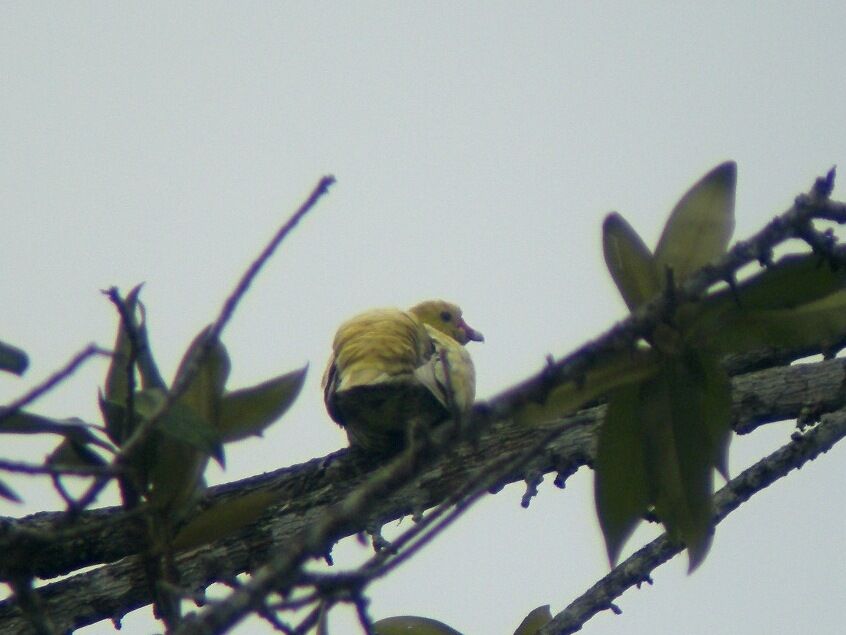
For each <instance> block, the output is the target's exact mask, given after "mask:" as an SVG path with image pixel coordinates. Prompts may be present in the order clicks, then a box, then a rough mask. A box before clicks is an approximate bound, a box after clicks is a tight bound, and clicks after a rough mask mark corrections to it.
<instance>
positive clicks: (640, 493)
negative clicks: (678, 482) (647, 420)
mask: <svg viewBox="0 0 846 635" xmlns="http://www.w3.org/2000/svg"><path fill="white" fill-rule="evenodd" d="M644 442H645V440H644V430H643V423H642V407H641V384H640V383H636V384H629V385H626V386H621V387H619V388H617V389H616V390H614V392H612V393H611V394H610V395H609V400H608V408H607V410H606V412H605V420H604V421H603V423H602V427H601V428H600V429H599V439H598V441H597V450H596V461H595V462H594V470H595V477H594V494H595V496H594V498H595V501H596V512H597V515H598V517H599V526H600V528H601V529H602V535H603V536H604V537H605V546H606V549H607V551H608V560H609V561H610V562H611V565H612V566H613V565H615V564H616V562H617V559H618V558H619V557H620V550H621V549H622V548H623V544H625V542H626V540H627V539H628V538H629V536H631V534H632V532H633V531H634V529H635V527H636V526H637V524H638V523H639V522H640V520H641V519H642V518H643V515H644V513H646V510H647V508H648V507H649V504H650V502H651V500H652V498H653V497H652V496H651V495H650V486H649V482H648V478H647V468H646V462H645V453H644Z"/></svg>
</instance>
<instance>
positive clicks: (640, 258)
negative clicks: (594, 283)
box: [602, 212, 661, 311]
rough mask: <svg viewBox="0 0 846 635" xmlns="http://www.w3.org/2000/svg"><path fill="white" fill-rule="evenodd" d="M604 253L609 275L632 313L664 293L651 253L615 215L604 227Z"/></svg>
mask: <svg viewBox="0 0 846 635" xmlns="http://www.w3.org/2000/svg"><path fill="white" fill-rule="evenodd" d="M602 251H603V253H604V255H605V264H606V265H607V266H608V271H609V272H610V273H611V277H612V278H613V279H614V283H615V284H616V285H617V289H619V290H620V295H622V296H623V300H625V301H626V306H628V307H629V309H630V310H631V311H634V310H635V309H637V308H638V307H639V306H641V305H642V304H644V303H646V302H647V301H649V300H650V299H651V298H652V297H654V296H655V295H656V294H657V293H658V292H659V291H660V290H661V285H660V283H659V281H658V272H657V270H656V268H655V261H654V258H653V257H652V252H651V251H649V248H648V247H647V246H646V245H645V244H644V242H643V240H641V238H640V236H638V234H637V232H636V231H635V230H634V229H633V228H632V226H631V225H629V223H628V222H626V219H624V218H623V217H622V216H620V215H619V214H617V213H616V212H615V213H613V214H609V215H608V216H606V217H605V222H604V223H603V224H602Z"/></svg>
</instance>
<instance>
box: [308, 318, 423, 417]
mask: <svg viewBox="0 0 846 635" xmlns="http://www.w3.org/2000/svg"><path fill="white" fill-rule="evenodd" d="M432 351H433V343H432V341H431V339H430V337H429V335H428V334H427V332H426V330H425V329H424V327H423V325H421V324H420V323H419V322H418V321H417V320H416V319H414V317H413V316H412V315H410V314H409V313H407V312H405V311H400V310H399V309H374V310H372V311H368V312H367V313H363V314H361V315H358V316H356V317H354V318H352V319H350V320H348V321H347V322H344V323H343V324H342V325H341V326H340V327H339V328H338V332H337V333H336V335H335V340H334V342H333V345H332V355H331V356H330V359H329V364H328V365H327V367H326V372H325V373H324V375H323V394H324V400H325V402H326V406H327V408H328V409H329V414H330V415H331V416H332V418H333V419H335V420H336V421H339V419H338V416H337V412H335V411H334V410H335V409H334V406H333V402H334V396H335V394H337V393H339V392H344V391H348V390H351V389H353V388H357V387H361V386H377V385H381V384H391V383H402V382H414V381H415V379H414V370H415V369H416V368H417V367H418V366H420V365H421V364H424V363H425V361H426V360H427V359H428V358H429V357H430V356H431V354H432ZM339 423H343V422H341V421H339Z"/></svg>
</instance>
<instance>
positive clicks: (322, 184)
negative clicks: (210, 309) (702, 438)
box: [79, 176, 335, 507]
mask: <svg viewBox="0 0 846 635" xmlns="http://www.w3.org/2000/svg"><path fill="white" fill-rule="evenodd" d="M334 182H335V177H333V176H324V177H323V178H322V179H320V181H319V182H318V184H317V185H316V186H315V188H314V189H313V190H312V192H311V194H310V195H309V197H308V198H307V199H306V200H305V202H304V203H303V204H302V205H300V207H299V209H297V211H296V212H294V214H293V215H292V216H291V217H290V218H289V219H288V221H287V222H286V223H285V224H284V225H283V226H282V227H280V228H279V231H277V232H276V235H275V236H274V237H273V238H272V239H271V240H270V242H269V243H268V244H267V246H266V247H265V248H264V249H263V250H262V252H261V254H260V255H259V257H258V258H256V260H255V261H254V262H253V263H252V264H251V265H250V266H249V268H248V269H247V271H246V272H245V273H244V275H243V276H242V277H241V280H240V281H239V282H238V284H237V285H236V287H235V290H234V291H233V292H232V293H231V294H230V296H229V297H228V298H227V299H226V301H225V302H224V304H223V308H222V309H221V311H220V314H219V315H218V318H217V320H215V322H214V323H213V324H212V326H211V328H210V329H209V331H208V334H207V337H206V341H205V343H204V345H203V347H202V349H201V350H200V352H199V354H198V355H197V356H196V357H195V358H194V360H193V363H192V364H191V365H190V366H189V367H188V368H187V369H186V371H185V373H183V374H182V376H181V377H180V379H179V381H177V382H176V383H175V384H174V385H173V386H171V389H170V390H169V391H168V393H167V397H166V398H165V399H164V401H163V402H162V404H161V406H160V407H159V408H158V409H157V411H156V412H155V413H153V414H152V415H151V416H150V418H148V419H145V420H144V421H143V422H142V423H141V424H140V425H139V426H138V427H137V428H136V429H135V430H134V431H133V433H132V435H131V436H130V437H129V439H127V440H126V442H125V443H124V444H123V446H122V447H121V449H120V452H118V454H117V455H116V456H115V458H114V462H115V465H121V464H122V463H123V462H125V461H127V460H128V457H130V456H132V453H133V452H135V451H136V450H137V449H139V448H140V447H141V445H142V444H143V443H144V441H145V440H146V438H147V437H148V435H149V434H150V432H151V431H152V430H153V428H154V427H155V426H156V425H157V424H158V423H159V421H160V420H161V419H162V417H164V415H165V414H166V413H167V412H168V411H169V410H170V408H172V407H173V404H175V403H176V401H177V400H178V399H179V398H180V397H181V396H182V394H183V393H184V392H185V390H187V388H188V386H189V385H190V384H191V382H192V381H193V379H194V376H195V375H196V374H197V372H198V370H199V368H200V367H201V366H202V364H203V363H204V361H205V359H206V357H208V355H209V354H210V352H211V350H212V347H213V345H214V343H215V342H216V341H217V339H218V338H219V337H220V334H221V332H222V331H223V329H224V327H225V326H226V324H227V323H228V322H229V320H230V319H231V318H232V315H233V314H234V313H235V309H236V308H237V306H238V303H239V302H240V301H241V299H242V298H243V297H244V294H245V293H246V292H247V290H248V289H249V287H250V285H251V284H252V282H253V280H254V279H255V277H256V276H257V275H258V273H259V271H260V270H261V269H262V267H263V266H264V265H265V263H266V262H267V261H268V260H269V259H270V257H271V256H272V255H273V253H274V252H275V251H276V249H277V248H278V247H279V245H280V244H281V243H282V241H283V240H284V239H285V237H286V236H287V235H288V234H289V233H291V231H292V230H293V229H294V227H296V226H297V224H298V223H299V222H300V220H301V219H302V218H303V217H304V216H305V215H306V214H307V213H308V212H309V211H311V209H312V208H313V207H314V206H315V204H316V203H317V201H318V200H320V198H321V197H323V195H324V194H326V193H327V192H328V191H329V188H330V187H331V185H332V184H333V183H334ZM106 484H107V481H103V480H98V481H95V482H94V483H93V484H92V485H91V487H90V488H89V489H88V490H87V491H86V492H85V493H84V494H83V496H82V497H81V498H80V499H79V506H80V507H87V506H88V505H90V504H91V503H93V502H94V500H95V499H96V498H97V496H98V495H99V494H100V492H101V491H102V489H103V488H104V487H105V486H106Z"/></svg>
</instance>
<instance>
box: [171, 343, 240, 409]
mask: <svg viewBox="0 0 846 635" xmlns="http://www.w3.org/2000/svg"><path fill="white" fill-rule="evenodd" d="M209 331H210V327H206V328H205V329H203V330H202V331H200V333H199V334H197V336H196V337H195V338H194V341H193V342H191V345H190V346H189V347H188V350H187V351H185V355H183V357H182V361H181V362H180V363H179V368H178V369H177V371H176V376H175V377H174V380H173V385H174V387H177V386H179V385H181V384H182V382H184V381H185V380H186V378H188V379H189V383H188V386H187V387H186V388H185V391H184V392H183V393H182V396H181V397H180V398H179V401H180V403H183V404H186V405H188V406H190V407H191V408H192V409H193V410H194V411H195V412H197V413H198V414H199V415H200V416H202V417H203V418H204V419H206V420H207V421H209V422H216V421H217V420H218V418H219V416H220V399H221V396H222V395H223V387H224V386H225V385H226V379H227V377H228V376H229V369H230V362H229V355H228V353H227V352H226V348H225V347H224V346H223V344H222V343H221V342H220V340H219V339H214V340H213V341H210V340H209Z"/></svg>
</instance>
